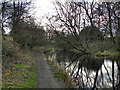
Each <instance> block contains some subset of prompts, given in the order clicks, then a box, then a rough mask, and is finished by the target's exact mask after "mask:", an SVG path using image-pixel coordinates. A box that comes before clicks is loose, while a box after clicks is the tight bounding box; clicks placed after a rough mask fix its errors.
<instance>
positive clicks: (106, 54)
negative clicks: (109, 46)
mask: <svg viewBox="0 0 120 90" xmlns="http://www.w3.org/2000/svg"><path fill="white" fill-rule="evenodd" d="M96 57H98V58H111V59H116V58H119V57H120V52H115V51H104V52H98V53H96Z"/></svg>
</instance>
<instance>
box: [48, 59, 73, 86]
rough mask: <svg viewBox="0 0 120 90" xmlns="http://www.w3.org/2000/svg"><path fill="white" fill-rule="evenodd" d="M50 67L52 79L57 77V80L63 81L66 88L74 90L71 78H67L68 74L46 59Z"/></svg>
mask: <svg viewBox="0 0 120 90" xmlns="http://www.w3.org/2000/svg"><path fill="white" fill-rule="evenodd" d="M47 60H48V62H49V63H50V65H51V67H52V71H53V73H54V77H57V78H58V80H62V81H64V83H65V85H66V87H67V88H74V85H73V82H72V78H71V77H70V76H69V74H68V72H66V71H65V70H64V69H63V68H60V67H59V66H57V64H56V63H55V62H54V61H53V60H50V59H47Z"/></svg>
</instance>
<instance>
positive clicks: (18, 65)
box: [15, 64, 30, 68]
mask: <svg viewBox="0 0 120 90" xmlns="http://www.w3.org/2000/svg"><path fill="white" fill-rule="evenodd" d="M15 66H16V67H17V68H29V67H30V65H22V64H15Z"/></svg>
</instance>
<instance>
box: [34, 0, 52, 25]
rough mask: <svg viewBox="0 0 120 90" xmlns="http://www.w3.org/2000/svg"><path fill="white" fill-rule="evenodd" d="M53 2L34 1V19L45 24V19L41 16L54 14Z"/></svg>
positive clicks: (44, 0) (49, 0) (45, 0)
mask: <svg viewBox="0 0 120 90" xmlns="http://www.w3.org/2000/svg"><path fill="white" fill-rule="evenodd" d="M53 1H54V0H35V1H34V6H35V7H36V9H35V11H33V12H35V17H36V18H37V21H38V22H39V21H41V19H42V21H43V23H44V22H46V20H45V18H43V16H44V15H45V14H50V15H51V14H53V13H54V9H53V8H54V5H53Z"/></svg>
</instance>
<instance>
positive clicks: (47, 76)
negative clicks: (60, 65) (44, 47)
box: [36, 53, 65, 88]
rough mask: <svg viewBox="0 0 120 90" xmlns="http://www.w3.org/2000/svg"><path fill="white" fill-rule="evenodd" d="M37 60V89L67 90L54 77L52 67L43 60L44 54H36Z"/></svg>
mask: <svg viewBox="0 0 120 90" xmlns="http://www.w3.org/2000/svg"><path fill="white" fill-rule="evenodd" d="M36 59H37V88H65V84H64V83H63V82H62V81H60V80H59V81H58V79H57V78H55V77H54V76H53V72H52V70H51V67H50V65H49V64H48V62H47V61H45V60H42V53H36Z"/></svg>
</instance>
